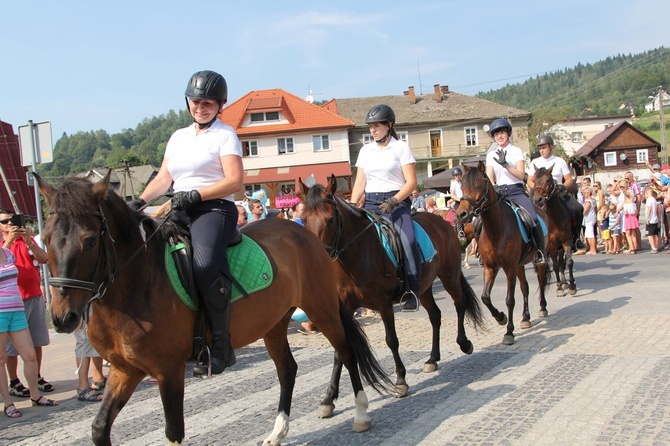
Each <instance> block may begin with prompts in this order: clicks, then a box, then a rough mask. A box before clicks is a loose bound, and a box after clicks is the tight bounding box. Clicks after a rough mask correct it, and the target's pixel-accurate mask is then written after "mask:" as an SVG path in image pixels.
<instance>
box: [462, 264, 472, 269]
mask: <svg viewBox="0 0 670 446" xmlns="http://www.w3.org/2000/svg"><path fill="white" fill-rule="evenodd" d="M464 266H465V269H471V268H472V267H471V266H470V264H469V263H466V264H465V265H464Z"/></svg>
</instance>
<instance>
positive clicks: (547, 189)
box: [532, 164, 558, 207]
mask: <svg viewBox="0 0 670 446" xmlns="http://www.w3.org/2000/svg"><path fill="white" fill-rule="evenodd" d="M553 168H554V165H553V164H552V165H551V166H549V168H548V169H546V168H544V167H540V168H539V169H538V168H535V173H534V174H533V178H534V179H535V187H534V188H533V193H532V197H533V201H534V202H535V204H537V205H538V206H540V207H542V206H544V205H545V204H547V201H549V199H550V198H551V197H552V196H554V195H555V194H556V192H558V188H557V186H556V181H554V177H553V176H552V174H551V171H552V170H553Z"/></svg>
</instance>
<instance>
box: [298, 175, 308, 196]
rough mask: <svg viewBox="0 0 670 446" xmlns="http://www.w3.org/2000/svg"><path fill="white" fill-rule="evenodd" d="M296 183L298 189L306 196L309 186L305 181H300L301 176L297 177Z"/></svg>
mask: <svg viewBox="0 0 670 446" xmlns="http://www.w3.org/2000/svg"><path fill="white" fill-rule="evenodd" d="M298 184H299V185H300V190H301V191H302V195H303V196H305V197H306V196H307V192H309V187H307V185H306V184H305V183H303V182H302V177H298Z"/></svg>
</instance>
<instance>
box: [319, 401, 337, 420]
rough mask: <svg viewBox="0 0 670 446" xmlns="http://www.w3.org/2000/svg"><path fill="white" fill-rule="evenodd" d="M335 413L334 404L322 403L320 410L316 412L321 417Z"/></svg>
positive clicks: (327, 416)
mask: <svg viewBox="0 0 670 446" xmlns="http://www.w3.org/2000/svg"><path fill="white" fill-rule="evenodd" d="M334 413H335V405H334V404H321V405H320V406H319V410H317V412H316V416H317V417H319V418H330V417H332V416H333V414H334Z"/></svg>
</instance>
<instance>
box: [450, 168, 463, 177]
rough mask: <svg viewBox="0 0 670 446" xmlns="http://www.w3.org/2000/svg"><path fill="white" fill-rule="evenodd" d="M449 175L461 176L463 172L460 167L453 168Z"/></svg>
mask: <svg viewBox="0 0 670 446" xmlns="http://www.w3.org/2000/svg"><path fill="white" fill-rule="evenodd" d="M451 175H452V176H456V175H463V171H462V170H461V168H460V167H454V168H453V169H451Z"/></svg>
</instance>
